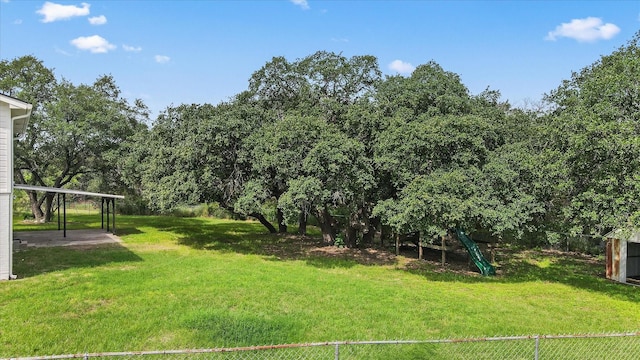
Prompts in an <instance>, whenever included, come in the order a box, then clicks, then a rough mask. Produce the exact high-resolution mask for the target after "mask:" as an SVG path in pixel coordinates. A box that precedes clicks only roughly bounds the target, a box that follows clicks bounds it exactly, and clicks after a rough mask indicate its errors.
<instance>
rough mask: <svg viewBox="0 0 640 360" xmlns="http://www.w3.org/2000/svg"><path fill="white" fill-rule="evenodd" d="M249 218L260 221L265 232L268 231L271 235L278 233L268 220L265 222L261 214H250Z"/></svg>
mask: <svg viewBox="0 0 640 360" xmlns="http://www.w3.org/2000/svg"><path fill="white" fill-rule="evenodd" d="M249 216H251V217H254V218H256V219H258V221H260V224H262V225H264V227H266V228H267V230H269V232H270V233H271V234H275V233H277V232H278V231H277V230H276V228H275V227H274V226H273V225H271V223H270V222H269V220H267V219H266V218H265V217H264V216H263V215H262V214H258V213H251V214H249Z"/></svg>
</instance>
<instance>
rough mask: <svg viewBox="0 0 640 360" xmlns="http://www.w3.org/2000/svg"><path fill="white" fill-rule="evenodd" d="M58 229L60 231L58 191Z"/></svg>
mask: <svg viewBox="0 0 640 360" xmlns="http://www.w3.org/2000/svg"><path fill="white" fill-rule="evenodd" d="M58 231H60V193H58Z"/></svg>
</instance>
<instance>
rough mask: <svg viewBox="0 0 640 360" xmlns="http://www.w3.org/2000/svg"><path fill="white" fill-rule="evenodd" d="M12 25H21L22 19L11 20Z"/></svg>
mask: <svg viewBox="0 0 640 360" xmlns="http://www.w3.org/2000/svg"><path fill="white" fill-rule="evenodd" d="M13 24H14V25H22V19H15V20H13Z"/></svg>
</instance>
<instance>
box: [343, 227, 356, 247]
mask: <svg viewBox="0 0 640 360" xmlns="http://www.w3.org/2000/svg"><path fill="white" fill-rule="evenodd" d="M344 233H345V234H344V237H345V239H344V240H345V245H347V247H348V248H355V247H356V246H357V245H358V230H357V229H356V228H355V227H354V226H353V225H351V224H349V226H347V229H346V231H345V232H344Z"/></svg>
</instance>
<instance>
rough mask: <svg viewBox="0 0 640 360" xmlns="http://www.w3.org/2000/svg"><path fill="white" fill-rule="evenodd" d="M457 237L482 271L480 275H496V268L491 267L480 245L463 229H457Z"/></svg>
mask: <svg viewBox="0 0 640 360" xmlns="http://www.w3.org/2000/svg"><path fill="white" fill-rule="evenodd" d="M456 235H457V236H458V240H460V242H461V243H462V244H463V245H464V247H465V248H467V251H468V252H469V255H470V256H471V260H473V263H474V264H476V266H477V267H478V269H480V273H481V274H482V275H484V276H488V275H495V274H496V268H495V267H493V265H491V263H490V262H489V261H487V259H485V257H484V256H483V255H482V252H481V251H480V248H479V247H478V244H476V243H475V242H474V241H473V240H471V238H469V237H468V236H467V235H466V234H465V233H464V231H462V230H461V229H456Z"/></svg>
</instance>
